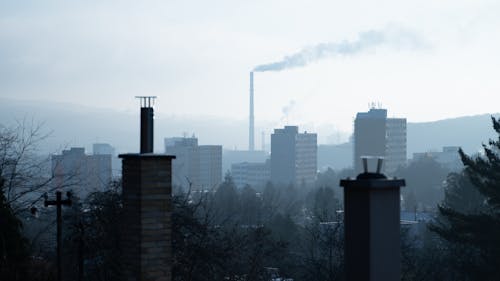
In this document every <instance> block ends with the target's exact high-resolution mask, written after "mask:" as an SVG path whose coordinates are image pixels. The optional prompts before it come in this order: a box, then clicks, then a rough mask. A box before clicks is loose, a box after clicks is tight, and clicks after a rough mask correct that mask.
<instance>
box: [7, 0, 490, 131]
mask: <svg viewBox="0 0 500 281" xmlns="http://www.w3.org/2000/svg"><path fill="white" fill-rule="evenodd" d="M498 15H500V1H498V0H491V1H481V0H480V1H478V0H470V1H460V0H453V1H451V0H450V1H448V0H439V1H436V0H418V1H407V0H382V1H332V0H328V1H311V0H308V1H291V0H286V1H285V0H283V1H271V0H265V1H235V0H222V1H189V0H183V1H102V0H100V1H89V0H86V1H39V0H37V1H27V0H22V1H1V2H0V96H1V97H12V98H16V99H30V100H32V99H35V100H45V101H52V100H54V101H55V100H57V101H63V102H70V103H75V104H82V105H85V106H92V107H109V108H113V109H116V110H118V111H131V110H135V109H136V108H137V106H138V103H137V102H136V101H135V100H134V99H133V97H134V96H135V95H156V96H158V98H159V100H158V102H157V112H158V113H159V114H174V115H180V116H198V115H200V116H216V117H225V118H226V117H228V118H234V119H240V120H241V119H245V118H247V116H248V88H249V71H250V70H252V69H254V67H256V66H259V65H269V64H273V63H278V65H280V66H281V68H283V69H282V70H281V71H266V72H258V73H256V74H255V108H256V109H255V116H256V119H257V120H260V121H266V122H270V124H272V125H271V126H278V125H282V124H283V123H286V122H288V123H299V124H308V126H309V127H314V126H321V125H324V124H327V123H329V124H333V125H332V126H334V127H335V128H338V129H340V130H344V131H349V130H351V127H352V120H353V117H354V116H355V113H356V112H358V111H366V110H367V109H368V103H370V102H379V103H381V104H382V105H383V106H384V107H386V108H388V110H389V115H391V116H393V115H394V116H398V117H407V118H408V119H409V121H413V122H415V121H429V120H436V119H442V118H448V117H454V116H460V115H471V114H479V113H489V112H498V111H499V107H498V104H499V102H500V80H499V78H498V77H499V73H500V54H499V52H498V50H500V17H499V16H498ZM285 57H286V58H285ZM284 58H285V59H284ZM280 63H281V64H280ZM287 66H292V67H291V68H289V69H288V68H286V67H287ZM273 124H276V125H273Z"/></svg>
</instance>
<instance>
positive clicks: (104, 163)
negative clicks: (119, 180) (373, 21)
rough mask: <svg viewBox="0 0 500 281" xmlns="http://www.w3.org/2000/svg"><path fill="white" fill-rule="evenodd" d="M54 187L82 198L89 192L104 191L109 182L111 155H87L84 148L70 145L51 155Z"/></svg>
mask: <svg viewBox="0 0 500 281" xmlns="http://www.w3.org/2000/svg"><path fill="white" fill-rule="evenodd" d="M51 162H52V173H53V177H54V183H55V187H56V188H59V189H64V190H72V191H73V193H74V194H75V195H76V196H78V197H80V198H82V199H84V198H85V197H87V195H88V194H89V193H91V192H95V191H104V190H106V189H107V187H108V186H109V183H110V182H111V155H109V154H98V155H87V154H85V148H83V147H72V148H70V149H69V150H63V152H62V154H60V155H52V157H51Z"/></svg>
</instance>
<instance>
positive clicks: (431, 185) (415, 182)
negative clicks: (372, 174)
mask: <svg viewBox="0 0 500 281" xmlns="http://www.w3.org/2000/svg"><path fill="white" fill-rule="evenodd" d="M448 172H449V171H448V170H447V169H445V168H443V167H442V166H441V165H440V164H439V163H438V162H436V161H435V160H434V159H433V158H431V157H422V158H421V159H418V160H416V161H413V162H412V163H410V165H408V166H407V167H401V168H399V169H398V170H397V171H396V172H395V174H396V175H398V177H401V178H404V179H405V180H406V184H407V187H406V188H405V189H403V191H402V194H403V198H404V199H405V201H410V202H411V201H412V200H413V199H412V198H408V197H409V196H413V195H414V198H415V199H416V201H417V203H419V204H421V205H422V206H423V207H424V208H434V207H435V206H436V205H437V204H438V203H439V202H440V201H441V200H442V199H443V196H444V191H443V188H442V184H443V181H444V180H445V179H446V176H447V175H448ZM411 193H413V194H411ZM408 211H413V210H408Z"/></svg>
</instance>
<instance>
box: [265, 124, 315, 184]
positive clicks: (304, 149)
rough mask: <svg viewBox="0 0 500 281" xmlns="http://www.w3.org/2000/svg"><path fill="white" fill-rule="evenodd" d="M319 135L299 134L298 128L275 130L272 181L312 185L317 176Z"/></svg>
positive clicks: (272, 146) (272, 147)
mask: <svg viewBox="0 0 500 281" xmlns="http://www.w3.org/2000/svg"><path fill="white" fill-rule="evenodd" d="M317 151H318V146H317V135H316V134H311V133H307V132H304V133H302V134H300V133H299V128H298V127H297V126H285V127H284V128H283V129H275V130H274V133H273V134H272V135H271V181H272V182H273V183H276V184H294V185H295V186H301V185H303V184H305V185H306V186H308V185H311V184H313V183H314V181H315V180H316V174H317Z"/></svg>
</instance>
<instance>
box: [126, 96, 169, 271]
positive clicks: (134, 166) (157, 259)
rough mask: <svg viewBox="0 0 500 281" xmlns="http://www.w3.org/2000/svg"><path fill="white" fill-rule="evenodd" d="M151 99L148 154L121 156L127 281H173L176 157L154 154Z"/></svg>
mask: <svg viewBox="0 0 500 281" xmlns="http://www.w3.org/2000/svg"><path fill="white" fill-rule="evenodd" d="M147 98H150V97H141V99H144V100H143V102H144V103H142V101H141V132H145V133H142V134H141V152H142V151H146V153H130V154H121V155H120V158H122V163H123V165H122V180H123V193H122V198H123V220H122V230H121V233H122V238H121V240H122V243H123V244H122V249H123V255H122V262H123V265H124V268H123V273H124V280H127V281H139V280H140V281H170V280H172V245H171V244H172V239H171V233H172V195H171V194H172V159H175V156H170V155H163V154H154V153H152V143H153V140H152V139H149V137H151V138H152V137H153V133H152V124H153V123H152V118H153V108H152V107H151V106H150V104H148V103H146V101H147ZM143 105H144V106H143ZM145 113H147V114H145ZM142 118H151V120H148V119H146V120H144V119H142ZM142 126H148V128H144V127H142ZM143 144H146V145H144V147H146V149H144V147H143Z"/></svg>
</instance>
